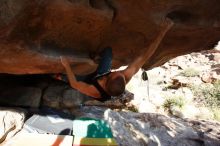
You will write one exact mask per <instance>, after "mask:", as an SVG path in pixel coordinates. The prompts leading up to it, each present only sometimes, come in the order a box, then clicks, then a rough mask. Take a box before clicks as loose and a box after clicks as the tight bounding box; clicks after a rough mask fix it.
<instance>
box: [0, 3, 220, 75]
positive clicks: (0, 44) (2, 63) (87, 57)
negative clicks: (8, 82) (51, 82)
mask: <svg viewBox="0 0 220 146" xmlns="http://www.w3.org/2000/svg"><path fill="white" fill-rule="evenodd" d="M219 6H220V1H219V0H166V1H164V0H141V1H137V0H79V1H77V0H31V1H30V0H1V1H0V73H10V74H43V73H58V72H63V71H64V70H63V67H62V65H61V63H60V59H59V57H60V56H68V57H69V58H71V63H72V67H73V69H74V72H75V73H76V74H88V73H90V72H92V71H94V70H95V69H96V66H97V65H96V64H95V63H94V62H93V61H92V60H91V59H94V57H92V56H96V54H98V52H99V51H100V50H102V49H103V48H104V47H108V46H110V47H112V48H113V68H117V67H120V66H122V65H127V64H129V63H131V62H132V61H133V60H134V59H135V58H137V57H138V56H139V55H140V54H141V53H142V52H143V51H145V50H147V47H148V45H149V44H150V43H151V42H152V40H153V39H154V38H155V36H156V35H157V33H158V31H159V30H160V23H161V22H162V20H163V19H164V18H165V17H169V18H170V19H172V20H173V21H174V23H175V25H174V26H173V27H172V29H171V30H170V31H169V32H168V33H167V34H166V36H165V38H164V39H163V41H162V42H161V44H160V46H159V47H158V49H157V50H156V52H155V53H154V54H153V56H152V57H151V58H150V59H148V60H146V63H145V65H144V68H145V69H150V68H153V67H156V66H159V65H161V64H163V63H165V62H166V61H168V60H169V59H171V58H174V57H176V56H178V55H183V54H187V53H190V52H195V51H200V50H205V49H211V48H212V47H213V46H214V45H215V44H217V42H218V40H220V7H219Z"/></svg>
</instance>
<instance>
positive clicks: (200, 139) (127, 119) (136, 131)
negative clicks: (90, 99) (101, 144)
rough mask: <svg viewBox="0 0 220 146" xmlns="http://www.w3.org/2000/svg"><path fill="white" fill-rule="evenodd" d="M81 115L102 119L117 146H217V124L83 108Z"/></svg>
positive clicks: (218, 142)
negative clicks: (111, 132) (110, 130)
mask: <svg viewBox="0 0 220 146" xmlns="http://www.w3.org/2000/svg"><path fill="white" fill-rule="evenodd" d="M81 112H82V116H86V117H92V118H101V119H105V120H106V121H107V122H108V123H109V125H110V127H111V129H112V131H113V135H114V137H115V139H116V141H117V142H118V145H120V146H134V145H135V146H146V145H148V146H155V145H162V146H201V145H203V146H210V145H211V146H219V145H220V140H219V138H220V137H219V126H220V124H219V123H217V122H209V121H193V120H186V119H176V118H170V117H167V116H164V115H160V114H155V113H144V114H143V113H142V114H141V113H132V112H126V111H121V112H115V111H113V110H110V109H105V108H100V107H83V108H82V109H81Z"/></svg>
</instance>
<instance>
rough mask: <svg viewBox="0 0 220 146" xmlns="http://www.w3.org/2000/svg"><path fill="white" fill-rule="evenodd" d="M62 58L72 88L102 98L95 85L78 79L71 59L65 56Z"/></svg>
mask: <svg viewBox="0 0 220 146" xmlns="http://www.w3.org/2000/svg"><path fill="white" fill-rule="evenodd" d="M60 60H61V63H62V65H63V67H64V68H65V70H66V74H67V77H68V80H69V83H70V86H71V87H72V88H74V89H76V90H78V91H80V92H81V93H83V94H85V95H87V96H91V97H94V98H100V95H99V92H98V91H97V90H96V89H95V87H94V86H92V85H90V84H87V83H84V82H81V81H77V80H76V77H75V75H74V73H73V72H72V69H71V67H70V64H69V61H68V60H67V59H66V58H65V57H60Z"/></svg>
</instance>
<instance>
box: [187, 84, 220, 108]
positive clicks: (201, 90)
mask: <svg viewBox="0 0 220 146" xmlns="http://www.w3.org/2000/svg"><path fill="white" fill-rule="evenodd" d="M190 88H191V90H192V92H193V94H194V96H195V97H197V98H201V99H204V101H205V103H204V104H205V105H206V106H207V107H211V108H214V107H220V81H216V82H215V83H214V84H213V85H211V84H204V85H199V86H198V85H191V86H190Z"/></svg>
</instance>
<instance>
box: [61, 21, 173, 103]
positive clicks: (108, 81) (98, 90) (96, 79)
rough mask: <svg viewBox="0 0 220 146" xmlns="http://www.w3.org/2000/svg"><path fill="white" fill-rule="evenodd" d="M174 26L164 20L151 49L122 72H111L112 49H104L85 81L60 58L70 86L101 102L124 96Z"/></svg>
mask: <svg viewBox="0 0 220 146" xmlns="http://www.w3.org/2000/svg"><path fill="white" fill-rule="evenodd" d="M172 26H173V22H172V21H171V20H170V19H164V20H163V22H162V23H161V29H160V31H159V34H158V35H157V36H156V38H155V40H153V42H152V43H151V44H150V45H149V47H146V48H144V49H142V50H143V52H141V54H140V55H139V57H138V58H137V59H135V60H134V61H133V62H132V63H131V64H129V65H128V66H127V68H126V69H124V70H121V71H111V62H112V49H111V48H110V47H108V48H106V49H104V50H103V52H102V53H101V59H100V63H99V65H98V67H97V70H96V71H95V72H94V73H92V74H90V75H88V76H86V77H85V78H84V80H78V79H77V78H76V76H75V75H74V73H73V72H72V69H71V67H70V63H69V61H68V59H67V58H65V57H60V59H61V63H62V65H63V67H64V68H65V71H66V74H67V77H68V81H69V83H70V86H71V87H72V88H74V89H76V90H78V91H79V92H81V93H83V94H85V95H87V96H90V97H93V98H95V99H97V100H100V101H105V100H109V99H111V97H112V96H119V95H121V94H123V93H124V91H125V86H126V84H127V83H128V82H129V81H130V79H131V78H132V76H133V75H134V74H136V73H137V72H138V70H139V69H140V68H141V67H142V66H143V65H144V63H145V61H146V60H148V59H149V58H150V57H151V56H152V55H153V54H154V52H155V51H156V49H157V48H158V46H159V44H160V42H161V41H162V39H163V38H164V36H165V34H166V33H167V32H168V30H169V29H170V28H171V27H172Z"/></svg>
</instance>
